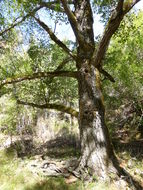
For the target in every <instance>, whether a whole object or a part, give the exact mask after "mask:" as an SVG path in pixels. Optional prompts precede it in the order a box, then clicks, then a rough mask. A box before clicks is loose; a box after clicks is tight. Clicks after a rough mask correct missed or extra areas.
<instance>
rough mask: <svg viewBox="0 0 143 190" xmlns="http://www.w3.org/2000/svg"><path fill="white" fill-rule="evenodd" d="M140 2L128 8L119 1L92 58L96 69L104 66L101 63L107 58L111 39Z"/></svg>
mask: <svg viewBox="0 0 143 190" xmlns="http://www.w3.org/2000/svg"><path fill="white" fill-rule="evenodd" d="M139 1H140V0H133V1H132V3H130V4H128V6H127V7H126V8H125V3H124V0H119V1H118V4H117V7H116V9H115V10H114V11H113V14H112V15H111V17H110V19H109V22H108V24H107V26H106V28H105V31H104V34H103V37H102V38H101V41H100V43H99V45H98V48H97V49H96V50H95V51H94V54H93V57H92V64H93V65H94V66H95V67H97V68H99V67H101V66H102V65H101V62H102V60H103V58H104V56H105V53H106V51H107V48H108V45H109V42H110V39H111V37H112V36H113V34H114V33H115V32H116V31H117V29H118V28H119V25H120V23H121V21H122V20H123V18H124V16H125V14H127V13H128V12H129V11H130V9H131V8H132V7H133V6H134V5H135V4H136V3H137V2H139Z"/></svg>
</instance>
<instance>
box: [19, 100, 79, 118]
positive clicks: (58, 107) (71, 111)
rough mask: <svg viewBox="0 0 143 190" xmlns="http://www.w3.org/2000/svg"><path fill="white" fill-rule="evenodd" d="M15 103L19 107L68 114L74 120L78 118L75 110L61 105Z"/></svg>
mask: <svg viewBox="0 0 143 190" xmlns="http://www.w3.org/2000/svg"><path fill="white" fill-rule="evenodd" d="M17 103H18V104H21V105H28V106H32V107H36V108H40V109H55V110H57V111H61V112H64V113H68V114H70V115H72V116H74V117H76V118H77V117H78V112H77V111H76V110H75V109H73V108H71V107H67V106H65V105H62V104H49V103H46V104H42V105H38V104H34V103H30V102H24V101H21V100H17Z"/></svg>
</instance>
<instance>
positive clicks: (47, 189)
mask: <svg viewBox="0 0 143 190" xmlns="http://www.w3.org/2000/svg"><path fill="white" fill-rule="evenodd" d="M113 144H115V149H116V154H117V156H118V159H119V161H120V165H121V166H122V167H123V168H124V169H126V171H128V172H129V173H130V174H131V176H133V178H134V179H136V180H137V181H138V182H139V183H140V185H142V186H143V148H142V147H143V141H142V140H140V141H136V142H132V143H125V142H122V143H120V144H119V143H118V144H117V143H116V142H115V143H113ZM79 156H80V152H79V144H78V143H77V142H76V141H75V138H73V137H57V138H56V139H53V140H50V141H47V142H45V143H41V144H37V145H35V144H34V143H33V140H32V139H29V138H23V139H22V140H17V141H14V142H13V143H12V144H10V145H7V147H2V146H1V147H0V190H117V189H116V188H115V185H114V183H112V184H111V183H110V184H108V183H100V182H98V181H97V180H96V181H95V182H90V183H89V182H88V183H85V182H83V180H77V178H75V177H74V176H73V175H71V172H70V171H72V169H73V168H72V167H75V165H76V163H77V158H79ZM51 176H52V177H51Z"/></svg>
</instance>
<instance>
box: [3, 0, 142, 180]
mask: <svg viewBox="0 0 143 190" xmlns="http://www.w3.org/2000/svg"><path fill="white" fill-rule="evenodd" d="M139 1H140V0H128V1H127V0H118V1H111V3H113V4H114V10H113V11H112V12H110V14H109V15H108V16H109V18H108V22H106V23H107V24H106V26H105V30H104V33H103V36H102V37H101V40H100V41H99V43H98V45H96V47H95V41H94V30H93V22H94V19H95V18H94V16H93V10H92V3H93V1H90V0H52V1H44V0H43V1H34V3H35V4H34V6H33V7H34V8H33V9H32V10H31V9H30V11H28V13H27V14H26V15H24V16H23V17H21V18H19V19H17V20H16V21H15V22H13V23H12V25H11V26H10V27H8V28H6V29H4V30H3V31H1V32H0V35H4V34H5V33H6V32H7V31H9V30H11V29H12V28H14V27H15V26H16V25H18V24H21V23H22V22H24V21H25V20H26V19H27V18H29V17H31V18H33V19H34V20H35V21H36V22H37V23H38V24H39V26H40V27H41V28H42V29H43V30H45V31H46V32H47V34H48V35H49V37H50V38H51V40H53V41H54V42H55V43H56V44H57V45H58V46H59V47H60V48H62V49H63V51H64V52H66V53H67V54H68V56H69V57H71V59H73V61H74V62H75V63H76V68H77V71H76V72H67V71H62V70H60V71H55V72H53V73H51V72H48V73H42V72H40V73H33V74H32V75H30V76H22V77H18V78H12V79H7V80H5V81H2V82H1V85H6V84H11V83H17V82H21V81H23V80H27V79H28V80H32V79H35V78H41V77H54V76H56V77H57V76H60V77H74V78H76V79H77V81H78V92H79V114H78V121H79V129H80V140H81V157H80V161H79V165H78V167H77V168H76V172H75V174H76V175H80V174H81V175H84V176H86V175H87V176H89V175H92V176H93V175H94V176H98V178H100V179H103V180H106V179H108V178H109V176H111V175H110V174H112V173H113V174H114V175H115V176H120V175H122V174H123V173H124V172H123V170H122V169H121V168H120V167H119V165H118V161H117V158H116V156H115V154H114V151H113V148H112V144H111V141H110V137H109V132H108V128H107V126H106V124H105V107H104V102H103V95H102V88H101V80H100V74H101V73H102V74H103V75H105V76H106V77H107V78H108V79H109V80H111V81H112V82H114V79H113V77H112V76H111V75H110V74H109V73H107V72H106V71H105V70H104V69H103V64H102V61H103V59H104V57H105V54H106V51H107V49H108V45H109V42H110V40H111V37H112V36H113V34H115V32H116V31H117V29H118V28H119V26H120V23H121V21H122V20H123V18H124V16H125V15H126V14H127V13H128V12H129V11H130V10H131V9H132V8H133V7H134V5H135V4H136V3H138V2H139ZM99 2H101V3H102V1H95V2H94V4H95V6H96V7H98V3H99ZM108 2H109V1H108ZM42 8H47V9H49V10H52V11H54V12H62V13H63V14H65V15H66V16H67V18H68V22H69V24H70V25H71V28H72V30H73V32H74V35H75V38H76V44H77V46H76V53H74V52H75V51H74V52H72V51H71V50H70V49H69V48H68V47H67V46H66V45H65V44H64V43H63V42H62V41H61V40H60V39H58V37H57V36H56V34H55V33H54V31H52V29H51V28H50V27H49V26H48V25H47V24H45V23H44V22H43V21H42V20H40V18H39V17H38V15H37V14H36V13H37V12H38V10H40V9H42ZM19 103H20V101H19ZM21 103H22V104H24V102H21ZM27 104H28V103H27ZM29 105H30V104H29ZM33 106H34V105H33ZM76 115H77V113H76ZM124 174H125V173H124Z"/></svg>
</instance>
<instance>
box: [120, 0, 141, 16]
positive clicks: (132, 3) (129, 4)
mask: <svg viewBox="0 0 143 190" xmlns="http://www.w3.org/2000/svg"><path fill="white" fill-rule="evenodd" d="M139 1H140V0H132V1H128V2H126V3H124V7H123V9H124V14H126V13H128V12H129V11H130V10H131V9H132V8H133V7H134V6H135V5H136V4H137V3H138V2H139Z"/></svg>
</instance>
